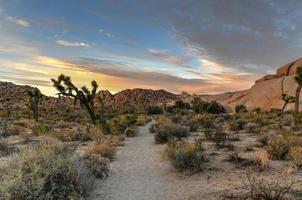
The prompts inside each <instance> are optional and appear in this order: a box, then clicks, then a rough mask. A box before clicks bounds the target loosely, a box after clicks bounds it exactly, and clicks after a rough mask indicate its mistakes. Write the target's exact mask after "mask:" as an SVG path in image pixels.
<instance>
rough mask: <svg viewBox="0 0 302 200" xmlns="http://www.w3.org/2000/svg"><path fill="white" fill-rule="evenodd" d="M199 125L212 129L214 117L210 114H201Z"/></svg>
mask: <svg viewBox="0 0 302 200" xmlns="http://www.w3.org/2000/svg"><path fill="white" fill-rule="evenodd" d="M199 121H200V124H201V126H202V127H203V128H214V127H215V125H214V116H213V115H212V114H208V113H205V114H202V115H200V116H199Z"/></svg>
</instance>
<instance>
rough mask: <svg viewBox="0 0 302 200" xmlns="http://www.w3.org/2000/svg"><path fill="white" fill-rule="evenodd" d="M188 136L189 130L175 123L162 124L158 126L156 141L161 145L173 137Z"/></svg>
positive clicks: (155, 135)
mask: <svg viewBox="0 0 302 200" xmlns="http://www.w3.org/2000/svg"><path fill="white" fill-rule="evenodd" d="M186 136H188V130H187V128H185V127H183V126H181V125H178V124H174V123H167V124H162V123H160V124H158V125H157V128H156V132H155V134H154V140H155V143H156V144H160V143H165V142H167V141H168V140H169V139H171V138H173V137H176V138H182V137H186Z"/></svg>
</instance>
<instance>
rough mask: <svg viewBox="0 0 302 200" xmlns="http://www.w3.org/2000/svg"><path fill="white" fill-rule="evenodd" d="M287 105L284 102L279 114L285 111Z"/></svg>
mask: <svg viewBox="0 0 302 200" xmlns="http://www.w3.org/2000/svg"><path fill="white" fill-rule="evenodd" d="M287 104H288V102H284V104H283V107H282V110H281V113H284V110H285V108H286V106H287Z"/></svg>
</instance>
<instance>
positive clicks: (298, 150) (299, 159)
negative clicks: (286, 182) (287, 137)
mask: <svg viewBox="0 0 302 200" xmlns="http://www.w3.org/2000/svg"><path fill="white" fill-rule="evenodd" d="M288 157H289V159H290V160H291V161H292V162H293V164H294V165H295V166H296V167H297V168H299V169H300V168H302V147H292V148H291V149H290V150H289V153H288Z"/></svg>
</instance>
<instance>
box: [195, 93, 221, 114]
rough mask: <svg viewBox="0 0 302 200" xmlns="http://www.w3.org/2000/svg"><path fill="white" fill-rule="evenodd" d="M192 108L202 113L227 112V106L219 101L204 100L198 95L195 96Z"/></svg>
mask: <svg viewBox="0 0 302 200" xmlns="http://www.w3.org/2000/svg"><path fill="white" fill-rule="evenodd" d="M191 104H192V109H193V110H194V111H195V113H197V114H202V113H212V114H220V113H225V108H224V107H223V106H222V105H221V104H219V103H217V102H216V101H211V102H207V101H203V100H201V99H200V98H198V97H195V98H194V99H193V100H192V101H191Z"/></svg>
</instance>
